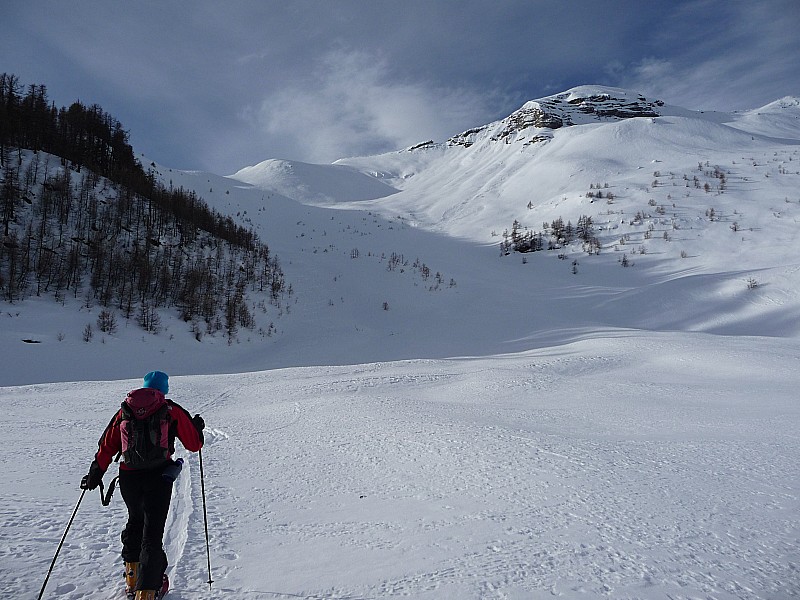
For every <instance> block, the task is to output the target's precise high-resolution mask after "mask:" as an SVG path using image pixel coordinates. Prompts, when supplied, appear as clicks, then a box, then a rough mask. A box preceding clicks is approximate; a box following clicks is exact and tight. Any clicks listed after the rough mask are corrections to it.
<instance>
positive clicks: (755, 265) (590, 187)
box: [0, 87, 800, 384]
mask: <svg viewBox="0 0 800 600" xmlns="http://www.w3.org/2000/svg"><path fill="white" fill-rule="evenodd" d="M581 98H583V99H584V100H581ZM542 107H544V108H546V109H547V111H549V112H548V113H547V114H548V115H549V116H548V117H547V118H544V122H545V123H547V122H549V123H551V125H554V124H555V123H556V121H555V120H556V119H558V121H560V122H561V126H560V127H557V128H556V129H551V128H548V127H542V126H537V124H536V123H535V122H532V121H531V122H530V123H531V124H530V126H527V127H526V126H525V124H526V123H528V121H525V119H522V118H520V116H519V114H517V113H515V115H516V116H514V115H512V116H511V117H509V118H508V119H505V120H503V121H499V122H497V123H494V124H490V125H487V126H485V127H480V128H476V130H477V131H478V133H475V134H474V135H472V138H471V139H472V143H471V144H470V145H469V147H465V145H464V144H461V143H455V142H453V141H451V142H449V143H445V144H435V143H432V142H431V143H425V144H421V145H418V146H417V147H415V148H412V149H407V150H403V151H399V152H395V153H391V154H386V155H381V156H374V157H364V158H357V159H347V160H343V161H340V162H342V163H346V164H347V165H349V166H331V165H328V166H325V165H303V164H298V163H290V162H287V161H267V162H266V163H262V165H260V166H256V167H252V168H249V169H243V170H242V171H240V173H249V175H248V178H249V179H251V181H253V182H255V184H256V185H253V184H250V183H245V182H242V181H239V180H237V179H234V178H231V177H221V176H218V175H213V174H208V173H201V172H181V171H177V170H173V169H170V168H168V167H163V166H159V165H155V164H152V168H153V170H154V172H155V173H156V174H157V176H158V177H160V178H161V179H162V180H163V181H164V183H165V184H167V185H171V186H175V187H178V186H181V187H184V188H185V189H191V190H196V191H197V193H198V194H199V195H201V196H202V197H203V198H205V199H206V200H207V201H208V202H209V203H210V204H211V205H212V206H214V207H215V208H216V209H217V210H219V211H220V212H222V213H223V214H230V215H232V216H233V217H234V218H235V219H237V220H239V221H240V222H242V223H243V224H245V225H248V226H253V227H254V228H255V229H256V231H257V232H258V233H259V235H260V236H261V237H262V239H263V240H264V241H266V242H267V243H268V244H269V245H270V248H271V250H272V252H273V253H275V254H276V255H277V256H278V257H279V258H280V260H281V264H282V267H283V269H284V271H285V273H286V279H287V283H288V284H291V286H292V289H293V292H294V294H293V302H292V303H291V305H290V306H288V307H286V308H284V309H282V310H281V311H280V312H279V313H277V314H276V312H275V311H262V310H259V309H258V307H257V305H256V304H257V303H256V302H255V301H254V306H253V313H254V315H255V317H256V320H257V324H258V326H257V328H256V329H255V330H253V331H252V332H249V331H247V330H243V331H242V332H240V334H239V336H238V340H237V342H236V343H234V344H232V345H229V344H228V343H227V340H225V339H214V338H213V337H210V336H208V337H206V338H204V339H203V341H202V343H198V342H197V341H196V340H195V338H194V336H193V335H192V333H191V331H190V330H189V326H188V325H187V324H185V323H183V322H182V321H180V320H178V319H176V318H175V316H174V315H171V314H170V313H169V312H165V313H164V314H162V322H163V323H164V324H165V326H164V331H163V332H162V333H161V334H160V335H157V336H152V335H149V334H144V333H143V332H142V331H141V330H140V329H139V328H138V327H136V326H135V325H129V326H128V327H120V330H121V331H120V332H118V333H117V334H116V335H114V336H102V337H101V339H97V338H95V339H94V340H93V341H92V342H91V343H89V344H87V343H85V342H83V341H82V339H81V337H82V336H81V332H82V331H83V329H84V327H85V326H86V324H87V323H92V322H94V320H95V319H96V318H97V315H96V312H97V310H99V308H98V307H94V308H88V309H87V308H85V307H83V308H81V304H82V302H81V299H74V300H73V301H72V302H70V300H69V299H67V300H66V303H67V305H68V308H67V309H66V310H65V309H64V308H63V307H62V306H61V305H59V304H56V303H53V302H52V301H50V300H48V299H46V298H38V299H32V300H28V301H27V302H25V303H23V304H21V305H13V306H9V305H5V307H4V310H3V312H2V328H0V332H2V333H0V335H1V336H2V339H3V342H4V344H5V346H6V347H7V348H9V349H10V348H13V351H9V352H8V355H9V356H8V357H7V359H6V360H5V361H4V364H3V367H2V369H1V370H0V383H5V384H20V383H28V382H40V381H62V380H64V379H95V378H120V377H127V376H129V375H130V370H131V369H132V368H135V369H137V370H143V369H144V370H148V368H149V367H150V366H151V365H153V364H160V365H162V366H163V367H164V368H165V369H166V370H169V371H171V372H174V373H183V374H191V373H198V374H199V373H207V372H238V371H242V370H258V369H262V368H272V367H284V366H295V365H313V364H317V365H320V364H348V363H359V362H369V361H374V360H394V359H405V358H431V357H448V356H461V355H470V356H474V355H493V354H497V353H503V352H514V351H521V350H526V349H530V348H536V347H543V346H547V345H551V344H557V343H564V342H569V341H571V340H574V339H576V338H579V337H581V336H583V335H587V334H591V332H593V331H595V330H597V329H602V330H608V329H614V328H623V329H629V328H632V329H644V330H655V331H663V330H678V331H704V332H711V333H718V334H726V335H756V336H791V337H795V336H796V335H797V334H798V332H799V331H800V322H798V320H797V318H796V315H797V314H798V313H799V312H800V301H798V298H800V294H798V290H800V259H799V258H798V256H800V253H798V247H800V242H799V241H798V227H797V224H798V219H800V193H798V189H799V188H798V183H800V118H799V116H800V107H798V103H797V101H796V100H792V99H783V100H780V101H778V102H776V103H773V104H771V105H769V106H767V107H765V108H763V109H760V110H756V111H750V112H746V113H740V114H739V113H737V114H732V115H721V114H718V113H710V114H709V113H692V112H691V111H687V110H683V109H679V108H675V107H669V106H663V105H662V103H660V102H658V101H650V100H646V99H642V98H641V97H640V96H639V95H638V94H634V93H632V92H625V91H621V90H614V89H608V88H597V87H582V88H576V89H575V90H571V91H568V92H565V93H564V94H560V95H557V96H554V97H551V98H549V99H543V100H541V101H537V102H532V103H528V104H526V105H525V107H523V109H521V110H522V112H523V113H524V112H525V111H528V112H529V111H530V110H533V109H536V110H542ZM632 107H633V108H632ZM634 108H635V111H634ZM623 110H624V111H627V112H628V113H630V114H632V113H633V112H637V111H638V112H639V113H644V114H646V115H649V114H651V113H652V114H655V113H658V114H660V115H663V116H658V117H653V116H642V117H638V118H621V117H620V116H619V115H620V114H623V116H629V114H625V113H620V111H623ZM598 113H602V114H600V115H598ZM568 123H576V124H574V125H568ZM512 124H516V125H515V127H516V129H515V130H514V131H513V133H509V134H508V135H505V136H501V133H502V132H507V131H510V129H509V128H510V126H511V125H512ZM542 124H543V123H542V122H540V123H539V125H542ZM768 134H772V135H768ZM774 136H778V137H774ZM538 138H544V139H541V140H538V141H534V142H532V141H531V140H533V139H538ZM463 139H464V136H463V135H461V136H455V138H454V140H463ZM143 163H144V164H146V165H150V164H151V163H150V162H149V161H147V160H146V159H143ZM356 169H357V170H356ZM326 185H327V186H328V189H327V192H326V191H325V189H324V188H325V186H326ZM348 190H351V191H352V194H350V195H348V194H349V192H348ZM395 190H399V191H398V192H396V193H395ZM370 191H371V192H372V193H370ZM389 192H392V193H391V194H390V193H389ZM289 195H291V196H293V197H291V198H290V197H288V196H289ZM370 196H373V199H369V200H366V199H362V200H359V201H353V198H368V197H370ZM582 215H588V216H590V217H591V218H592V219H593V221H594V226H595V233H596V235H597V238H598V240H599V242H600V243H601V252H600V254H599V255H591V256H590V255H588V254H587V253H586V252H584V248H582V247H581V244H580V243H572V244H570V245H568V246H566V247H564V248H560V249H558V250H555V251H550V252H540V253H534V254H530V255H526V256H524V257H523V256H522V255H519V254H512V255H510V256H501V253H500V242H501V241H502V239H503V237H502V234H503V232H504V231H505V230H510V229H511V226H512V224H513V222H514V221H515V220H517V221H519V223H520V224H521V226H522V227H528V228H531V229H533V230H536V231H541V230H542V227H543V224H544V223H551V222H552V221H553V220H554V219H558V218H562V219H563V220H564V222H567V221H571V222H572V223H573V224H575V223H576V222H577V220H578V219H579V218H580V217H581V216H582ZM623 256H624V257H625V264H628V265H631V264H632V265H633V266H632V268H622V267H621V263H622V259H623ZM259 331H260V332H261V333H259ZM265 331H267V332H269V335H264V333H263V332H265ZM21 340H34V341H38V342H40V343H38V344H29V343H23V342H22V341H21ZM98 351H101V352H102V355H103V357H104V360H103V363H102V365H101V366H97V365H96V364H95V363H94V361H93V360H92V357H93V356H95V355H96V354H97V352H98ZM42 364H46V365H48V367H47V368H46V369H43V368H41V367H40V366H39V365H42Z"/></svg>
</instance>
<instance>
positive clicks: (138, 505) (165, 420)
mask: <svg viewBox="0 0 800 600" xmlns="http://www.w3.org/2000/svg"><path fill="white" fill-rule="evenodd" d="M168 391H169V376H168V375H167V374H166V373H164V372H162V371H151V372H150V373H148V374H147V375H145V377H144V387H143V388H140V389H138V390H133V391H131V392H129V393H128V396H127V398H126V399H125V402H123V403H122V407H121V408H120V409H119V410H118V411H117V413H116V414H115V415H114V417H113V418H112V419H111V421H110V422H109V424H108V426H107V427H106V429H105V431H104V432H103V435H102V436H101V437H100V441H99V443H98V450H97V453H96V454H95V457H94V460H93V461H92V464H91V466H90V467H89V472H88V474H87V475H86V476H84V477H83V479H82V480H81V488H82V489H88V490H93V489H95V488H96V487H98V486H99V485H101V483H102V480H103V475H104V474H105V472H106V470H107V469H108V467H109V465H110V464H111V462H112V461H113V460H114V457H115V456H118V455H121V456H122V457H123V462H122V463H120V466H119V487H120V491H121V493H122V498H123V500H124V501H125V505H126V506H127V508H128V522H127V524H126V525H125V529H123V531H122V536H121V537H122V558H123V560H124V561H125V579H126V592H127V594H128V596H129V597H131V598H132V597H133V595H134V593H135V600H157V599H158V598H160V597H161V596H163V594H164V593H166V590H167V588H168V586H169V582H168V580H167V576H166V569H167V555H166V553H165V552H164V545H163V537H164V526H165V523H166V521H167V513H168V512H169V504H170V497H171V495H172V483H173V481H174V479H175V475H174V471H175V469H176V467H177V468H180V465H179V464H178V463H175V462H173V460H172V454H173V453H174V452H175V438H177V439H179V440H180V441H181V444H183V447H184V448H186V449H187V450H189V451H191V452H197V451H199V450H200V448H202V447H203V428H204V427H205V422H204V421H203V418H202V417H201V416H200V415H195V416H194V417H192V416H190V414H189V413H188V412H187V411H186V410H185V409H184V408H183V407H181V406H180V405H178V404H177V403H175V402H173V401H172V400H169V399H167V398H166V397H165V394H167V392H168ZM170 470H172V471H173V474H172V476H171V477H170V474H169V471H170Z"/></svg>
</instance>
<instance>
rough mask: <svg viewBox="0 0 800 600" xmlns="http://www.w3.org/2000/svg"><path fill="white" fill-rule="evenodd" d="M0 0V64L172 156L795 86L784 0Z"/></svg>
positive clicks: (165, 157)
mask: <svg viewBox="0 0 800 600" xmlns="http://www.w3.org/2000/svg"><path fill="white" fill-rule="evenodd" d="M12 4H15V5H12V6H9V7H6V8H4V14H3V19H2V21H0V57H2V58H0V61H2V62H0V70H2V71H7V72H13V73H15V74H17V75H18V76H20V78H21V79H22V81H23V82H25V83H44V84H46V85H47V86H48V89H49V91H50V96H51V98H52V99H53V100H54V101H55V102H56V103H57V104H59V105H63V104H68V103H70V102H71V101H73V100H75V99H81V100H83V101H85V102H89V103H94V102H97V103H99V104H100V105H102V106H103V108H105V109H106V110H107V111H108V112H110V113H111V114H113V115H114V116H115V117H117V118H118V119H120V120H121V121H122V122H123V124H125V126H126V127H128V128H129V129H130V131H131V140H132V142H133V144H134V147H135V148H136V150H137V151H140V152H145V153H146V154H148V155H149V156H150V157H151V158H153V159H155V160H157V161H159V162H161V163H163V164H166V165H169V166H174V167H177V168H197V169H208V170H212V171H216V172H222V173H229V172H233V171H235V170H238V168H240V167H242V166H245V165H249V164H254V163H256V162H259V161H261V160H263V159H266V158H270V157H283V158H293V159H298V160H308V161H321V162H323V161H325V162H326V161H331V160H334V159H336V158H338V157H340V156H345V155H353V154H369V153H375V152H381V151H389V150H393V149H397V148H400V147H403V146H405V145H409V144H412V143H415V142H417V141H422V140H425V139H429V138H434V139H438V140H441V139H444V138H446V137H448V136H450V135H453V134H455V133H458V132H460V131H462V130H464V129H467V128H469V127H472V126H476V125H481V124H484V123H486V122H488V121H490V120H493V119H497V118H500V117H503V116H505V115H506V114H508V113H509V112H511V111H512V110H514V109H516V108H518V107H519V105H521V104H522V103H523V102H524V101H526V100H528V99H532V98H537V97H540V96H543V95H548V94H551V93H555V92H558V91H562V90H564V89H567V88H569V87H572V86H575V85H579V84H584V83H604V84H608V85H617V86H623V87H632V88H634V89H637V90H639V91H642V92H644V93H647V94H650V95H656V96H660V97H663V98H664V99H665V100H667V101H668V102H670V103H673V104H681V105H684V106H687V107H689V108H708V109H713V108H716V109H721V110H729V109H733V108H749V107H754V106H758V105H762V104H765V103H767V102H769V101H771V100H774V99H776V98H778V97H781V96H785V95H789V94H793V95H800V89H798V82H800V65H798V63H800V61H797V60H796V57H797V56H799V55H800V52H798V51H799V50H800V46H798V38H800V36H798V35H797V33H796V32H797V30H798V26H799V25H800V4H798V3H797V2H796V0H764V1H761V2H753V3H744V2H729V1H727V0H697V1H677V2H655V1H653V2H648V1H641V0H640V1H636V2H633V1H630V0H613V1H612V0H593V1H590V0H578V1H572V2H543V1H539V0H492V1H489V0H438V1H435V2H431V1H430V0H404V1H402V2H399V1H389V0H372V1H370V2H363V1H360V0H337V1H336V2H325V1H322V0H293V1H291V2H285V1H283V0H282V1H280V2H278V1H259V0H253V1H249V2H246V1H236V0H232V1H230V2H224V3H223V2H217V1H216V0H196V1H194V2H192V3H177V2H162V1H154V0H149V1H140V2H136V3H109V2H106V1H105V0H103V1H100V0H92V1H87V0H84V1H77V2H69V3H66V2H61V1H55V0H51V1H47V2H35V3H12Z"/></svg>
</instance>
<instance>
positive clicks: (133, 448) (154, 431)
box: [120, 388, 172, 469]
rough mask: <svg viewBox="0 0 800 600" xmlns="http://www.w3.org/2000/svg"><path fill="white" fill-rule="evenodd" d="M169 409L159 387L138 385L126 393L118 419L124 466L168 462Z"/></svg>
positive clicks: (143, 467)
mask: <svg viewBox="0 0 800 600" xmlns="http://www.w3.org/2000/svg"><path fill="white" fill-rule="evenodd" d="M170 410H172V407H171V406H170V405H169V403H168V402H167V400H166V398H164V394H162V393H161V392H160V391H158V390H154V389H151V388H141V389H138V390H133V391H132V392H129V393H128V397H127V398H125V401H124V402H123V403H122V408H121V413H122V417H121V422H120V431H121V432H122V458H123V460H124V462H125V468H127V469H152V468H155V467H160V466H163V465H165V464H166V463H167V462H168V460H169V456H170V443H169V426H170V423H171V418H170V414H169V413H170Z"/></svg>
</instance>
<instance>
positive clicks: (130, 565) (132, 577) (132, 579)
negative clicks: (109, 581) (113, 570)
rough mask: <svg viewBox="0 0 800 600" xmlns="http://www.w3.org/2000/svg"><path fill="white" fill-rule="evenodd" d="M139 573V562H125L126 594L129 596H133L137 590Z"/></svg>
mask: <svg viewBox="0 0 800 600" xmlns="http://www.w3.org/2000/svg"><path fill="white" fill-rule="evenodd" d="M138 574H139V563H138V562H126V563H125V595H126V596H127V597H128V598H131V599H132V598H133V597H134V595H135V594H136V592H135V591H134V590H135V589H136V576H137V575H138Z"/></svg>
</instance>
